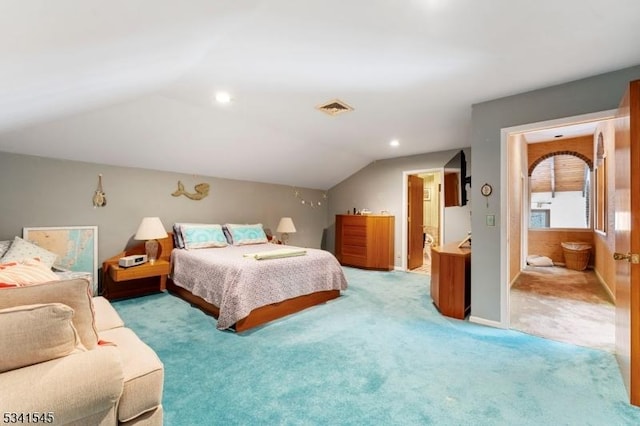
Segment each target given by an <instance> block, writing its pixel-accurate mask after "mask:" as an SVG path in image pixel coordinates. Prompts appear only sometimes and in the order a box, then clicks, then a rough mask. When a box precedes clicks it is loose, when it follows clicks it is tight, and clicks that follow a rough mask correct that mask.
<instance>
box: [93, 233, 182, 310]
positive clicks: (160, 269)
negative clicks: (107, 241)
mask: <svg viewBox="0 0 640 426" xmlns="http://www.w3.org/2000/svg"><path fill="white" fill-rule="evenodd" d="M172 238H173V237H172V236H171V234H170V235H169V236H168V237H167V238H162V239H160V240H158V242H159V243H160V251H159V253H158V259H157V260H156V261H155V262H154V263H153V264H151V263H143V264H142V265H137V266H132V267H130V268H122V267H120V266H119V265H118V260H119V259H120V258H121V257H123V256H129V255H132V254H142V253H144V244H139V245H137V246H134V247H132V248H131V249H129V250H125V251H122V252H120V253H118V254H117V255H115V256H113V257H110V258H109V259H107V260H105V261H104V262H103V263H102V295H103V296H104V297H105V298H107V299H109V300H113V299H123V298H126V297H136V296H142V295H145V294H150V293H157V292H160V291H164V290H165V287H166V283H167V276H168V275H169V273H170V272H171V262H170V256H171V249H172V248H173V242H172Z"/></svg>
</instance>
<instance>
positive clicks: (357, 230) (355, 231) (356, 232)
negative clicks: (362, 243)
mask: <svg viewBox="0 0 640 426" xmlns="http://www.w3.org/2000/svg"><path fill="white" fill-rule="evenodd" d="M342 235H343V236H344V237H345V238H346V237H363V238H366V237H367V227H366V226H363V225H344V226H343V227H342Z"/></svg>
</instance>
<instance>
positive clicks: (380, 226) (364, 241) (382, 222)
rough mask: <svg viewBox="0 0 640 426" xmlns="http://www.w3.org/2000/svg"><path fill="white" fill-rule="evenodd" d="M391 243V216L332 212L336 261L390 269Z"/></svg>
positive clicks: (392, 237)
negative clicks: (333, 216) (334, 215)
mask: <svg viewBox="0 0 640 426" xmlns="http://www.w3.org/2000/svg"><path fill="white" fill-rule="evenodd" d="M393 246H394V217H393V216H375V215H349V214H339V215H336V247H335V250H336V257H337V258H338V261H339V262H340V264H342V265H345V266H355V267H357V268H365V269H380V270H385V271H390V270H392V269H393V267H394V259H393Z"/></svg>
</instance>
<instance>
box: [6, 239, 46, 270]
mask: <svg viewBox="0 0 640 426" xmlns="http://www.w3.org/2000/svg"><path fill="white" fill-rule="evenodd" d="M57 258H58V255H57V254H55V253H52V252H50V251H49V250H47V249H43V248H42V247H40V246H37V245H35V244H32V243H30V242H29V241H26V240H23V239H22V238H20V237H15V239H14V240H13V244H11V247H9V250H7V252H6V253H5V254H4V256H2V258H1V259H0V263H8V262H22V261H24V260H27V259H39V260H40V262H42V263H43V264H44V265H46V266H47V267H48V268H51V267H52V266H53V264H54V263H55V261H56V259H57Z"/></svg>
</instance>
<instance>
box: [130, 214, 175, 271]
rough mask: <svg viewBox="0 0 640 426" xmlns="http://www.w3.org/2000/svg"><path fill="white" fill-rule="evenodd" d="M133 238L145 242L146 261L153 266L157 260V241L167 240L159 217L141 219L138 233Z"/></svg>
mask: <svg viewBox="0 0 640 426" xmlns="http://www.w3.org/2000/svg"><path fill="white" fill-rule="evenodd" d="M133 238H135V239H136V240H146V242H145V243H144V249H145V251H146V253H147V260H148V261H149V263H151V264H152V265H153V264H154V263H155V262H156V259H157V258H158V245H159V244H158V239H159V238H167V231H165V229H164V225H163V224H162V222H161V221H160V218H159V217H145V218H142V222H140V226H139V227H138V232H136V235H135V236H134V237H133Z"/></svg>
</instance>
